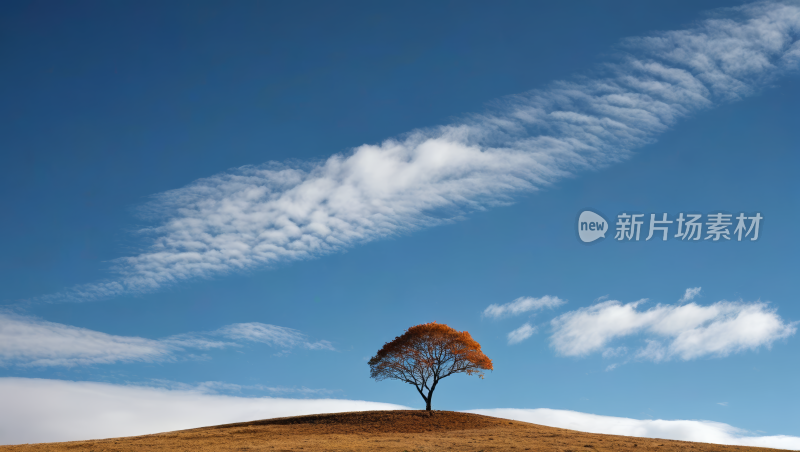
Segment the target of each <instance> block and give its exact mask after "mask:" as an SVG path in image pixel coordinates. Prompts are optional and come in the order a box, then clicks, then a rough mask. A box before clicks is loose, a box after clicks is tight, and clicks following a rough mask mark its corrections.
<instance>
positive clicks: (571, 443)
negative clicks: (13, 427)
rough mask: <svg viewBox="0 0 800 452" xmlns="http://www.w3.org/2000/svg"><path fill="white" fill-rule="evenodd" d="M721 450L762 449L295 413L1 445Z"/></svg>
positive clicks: (469, 420)
mask: <svg viewBox="0 0 800 452" xmlns="http://www.w3.org/2000/svg"><path fill="white" fill-rule="evenodd" d="M439 450H448V451H486V452H488V451H523V450H530V451H554V452H555V451H557V452H589V451H631V452H645V451H658V452H667V451H677V450H687V451H690V452H699V451H716V452H739V451H750V450H752V451H756V450H764V451H766V450H774V449H762V448H756V447H739V446H720V445H715V444H704V443H691V442H686V441H670V440H663V439H648V438H633V437H628V436H613V435H598V434H593V433H583V432H576V431H574V430H565V429H560V428H553V427H544V426H541V425H536V424H528V423H526V422H518V421H509V420H506V419H498V418H493V417H488V416H480V415H477V414H466V413H456V412H452V411H433V412H430V413H428V412H425V411H361V412H353V413H341V414H318V415H311V416H297V417H287V418H279V419H267V420H263V421H254V422H243V423H239V424H227V425H218V426H215V427H204V428H197V429H192V430H180V431H177V432H170V433H160V434H156V435H146V436H132V437H128V438H114V439H105V440H95V441H74V442H68V443H48V444H30V445H20V446H0V452H6V451H26V452H28V451H53V452H61V451H95V452H101V451H108V452H110V451H180V452H183V451H186V452H195V451H271V452H279V451H387V452H402V451H408V452H412V451H439Z"/></svg>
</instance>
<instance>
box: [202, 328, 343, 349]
mask: <svg viewBox="0 0 800 452" xmlns="http://www.w3.org/2000/svg"><path fill="white" fill-rule="evenodd" d="M216 333H217V334H219V335H221V336H224V337H227V338H230V339H235V340H244V341H251V342H261V343H263V344H268V345H271V346H273V347H281V348H294V347H303V348H307V349H310V350H334V347H333V344H331V343H330V342H328V341H325V340H322V341H317V342H309V340H308V337H307V336H306V335H305V334H303V333H301V332H299V331H297V330H293V329H291V328H286V327H282V326H275V325H267V324H265V323H257V322H252V323H236V324H233V325H228V326H225V327H222V328H220V329H219V330H217V331H216Z"/></svg>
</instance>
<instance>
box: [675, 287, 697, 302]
mask: <svg viewBox="0 0 800 452" xmlns="http://www.w3.org/2000/svg"><path fill="white" fill-rule="evenodd" d="M700 289H702V287H694V288H690V289H686V293H684V294H683V296H682V297H681V299H680V300H678V302H679V303H686V302H687V301H692V300H694V297H696V296H697V295H699V294H700Z"/></svg>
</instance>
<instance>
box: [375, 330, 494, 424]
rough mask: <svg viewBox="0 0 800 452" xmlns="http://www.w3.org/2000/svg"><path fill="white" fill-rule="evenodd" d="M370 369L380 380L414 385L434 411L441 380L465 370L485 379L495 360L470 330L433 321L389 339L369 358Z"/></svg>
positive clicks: (469, 373) (427, 406) (468, 373)
mask: <svg viewBox="0 0 800 452" xmlns="http://www.w3.org/2000/svg"><path fill="white" fill-rule="evenodd" d="M369 369H370V376H371V377H372V378H374V379H376V380H378V381H380V380H385V379H387V378H394V379H396V380H400V381H404V382H406V383H408V384H412V385H414V387H415V388H417V392H419V395H421V396H422V398H423V399H424V400H425V409H426V410H428V411H430V410H431V398H433V391H434V390H435V389H436V385H437V384H439V380H441V379H442V378H445V377H449V376H450V375H453V374H456V373H461V372H463V373H465V374H467V375H472V374H476V375H478V376H479V377H480V378H483V372H482V371H483V370H492V360H491V359H489V357H488V356H486V355H484V354H483V352H482V351H481V344H479V343H477V342H476V341H475V340H474V339H472V336H470V335H469V333H468V332H466V331H463V332H458V331H456V330H454V329H453V328H450V327H449V326H447V325H445V324H441V323H436V322H432V323H423V324H422V325H417V326H412V327H411V328H409V329H408V330H406V332H405V333H404V334H403V335H402V336H398V337H396V338H395V339H394V340H393V341H391V342H387V343H386V344H385V345H384V346H383V348H381V349H380V350H379V351H378V353H377V354H376V355H375V356H373V357H372V359H370V360H369ZM426 391H427V392H426Z"/></svg>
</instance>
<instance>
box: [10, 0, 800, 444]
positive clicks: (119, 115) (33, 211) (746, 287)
mask: <svg viewBox="0 0 800 452" xmlns="http://www.w3.org/2000/svg"><path fill="white" fill-rule="evenodd" d="M737 5H743V3H739V2H705V3H703V4H702V5H697V4H695V3H693V2H677V3H676V2H669V3H667V2H664V3H663V4H652V3H650V4H646V5H645V4H642V3H641V2H603V3H601V2H594V3H574V2H559V3H558V4H555V5H537V4H530V3H526V2H519V3H506V4H503V5H492V6H491V7H490V6H488V5H485V4H479V3H468V2H467V3H458V4H457V5H454V4H450V3H444V2H441V3H433V4H431V3H430V2H425V3H418V4H409V3H404V4H403V5H399V4H398V5H387V4H384V5H376V4H372V3H366V2H365V3H355V2H354V3H348V4H346V5H336V6H333V5H325V4H322V3H311V2H308V3H296V4H292V5H288V4H285V5H276V4H269V3H265V2H260V3H259V2H252V3H247V2H241V3H238V4H235V5H222V4H219V3H199V2H186V3H179V2H173V3H170V4H168V5H156V4H155V3H132V2H130V3H124V2H118V3H114V4H107V3H100V2H73V3H71V4H69V5H67V4H63V3H48V2H11V3H5V4H3V6H2V9H3V10H2V14H0V29H1V30H2V33H3V36H4V39H2V40H0V42H2V47H0V52H2V58H3V61H4V62H5V64H4V66H5V69H4V71H3V73H2V75H0V77H2V78H3V80H2V81H3V83H2V84H1V85H0V90H1V92H2V98H3V99H4V102H2V103H1V105H0V112H2V118H3V120H2V124H3V125H2V130H3V132H2V134H0V135H2V138H0V140H2V141H0V143H1V144H2V149H3V152H2V153H0V159H2V160H1V161H0V162H1V163H0V172H1V175H2V177H0V184H2V185H0V187H1V188H0V203H2V210H3V211H4V212H5V215H4V218H5V221H3V222H2V223H0V237H3V239H2V240H0V268H2V270H3V271H2V272H0V286H1V287H3V293H2V296H1V297H0V299H2V301H1V302H2V311H0V321H2V324H0V334H2V335H3V341H2V343H1V344H0V391H5V392H6V393H7V394H11V393H14V394H22V395H20V396H18V397H19V398H18V399H15V400H18V401H19V408H18V411H17V413H22V411H19V410H22V407H23V406H26V407H30V408H25V409H26V410H28V411H25V413H27V414H25V415H27V416H41V415H42V413H43V412H55V413H57V410H53V409H52V407H53V406H54V404H58V401H59V400H69V397H72V395H70V394H75V393H76V392H75V391H76V390H75V388H76V386H69V384H67V383H65V382H82V383H75V385H78V384H82V385H87V384H91V382H96V383H104V384H106V385H104V386H102V388H105V389H106V390H107V391H108V393H109V394H121V393H122V392H125V393H126V394H127V393H129V392H130V391H155V392H150V393H148V394H157V395H161V396H163V400H173V399H172V398H175V397H185V398H187V399H186V400H188V399H191V403H192V404H195V403H196V404H199V405H191V404H188V402H187V405H186V407H187V408H186V409H187V410H190V407H195V406H206V405H204V403H205V402H203V401H204V400H211V399H213V400H214V401H215V403H217V402H219V403H221V404H223V405H225V404H226V403H227V404H228V405H225V406H227V407H229V412H228V411H225V410H217V412H222V411H225V412H226V416H228V417H226V418H224V419H223V418H219V417H215V418H210V417H205V418H204V417H202V416H200V417H196V418H191V419H187V421H186V422H187V423H188V424H180V425H176V424H156V425H149V424H146V422H144V421H142V423H141V427H140V430H137V431H122V432H118V431H117V430H113V428H112V427H110V426H109V427H108V429H107V430H91V431H90V430H76V431H78V432H85V433H81V434H84V436H85V437H98V436H113V434H133V433H140V432H148V431H163V430H165V429H172V428H173V427H174V428H183V427H189V426H197V425H208V424H209V423H215V422H216V423H221V422H224V421H233V420H246V419H239V418H241V417H245V418H246V417H247V416H248V415H249V414H248V413H251V411H247V409H244V408H240V405H239V404H251V403H255V404H260V405H258V406H259V407H261V408H259V409H262V410H264V411H263V412H259V413H260V414H262V417H266V415H267V414H270V413H272V414H273V415H274V414H275V413H299V412H308V411H309V410H310V411H314V410H317V411H319V410H322V409H326V410H328V411H332V410H336V409H346V408H348V407H349V408H352V407H353V406H355V405H347V403H355V402H346V401H371V402H381V403H389V404H396V405H403V406H409V407H415V408H416V407H420V406H421V402H422V401H421V400H420V398H419V396H418V395H417V394H416V392H415V391H414V390H413V388H411V387H409V386H408V385H404V384H401V383H399V382H380V383H377V382H374V381H372V380H370V379H369V373H368V367H367V364H366V360H367V359H368V358H369V357H371V356H372V355H373V354H374V353H375V352H376V351H377V350H378V349H379V348H380V347H381V345H382V344H383V343H384V342H386V341H388V340H391V339H392V338H394V337H395V336H397V335H399V334H401V333H402V332H403V330H405V329H406V328H408V327H409V326H412V325H414V324H418V323H424V322H429V321H433V320H435V321H438V322H442V323H447V324H449V325H451V326H453V327H454V328H456V329H458V330H467V331H469V332H470V333H471V334H472V335H473V337H474V338H475V339H476V340H478V341H479V342H480V343H481V344H482V346H483V350H484V352H485V353H486V354H487V355H488V356H489V357H490V358H492V360H493V361H494V366H495V370H494V371H493V372H491V373H489V374H488V375H487V377H486V379H485V380H483V381H480V380H478V379H475V378H468V377H465V376H455V377H451V378H449V379H447V380H445V381H444V382H443V384H442V385H441V386H440V387H439V389H437V392H436V393H435V395H434V399H433V405H434V408H435V409H448V410H491V409H499V408H516V409H524V410H528V411H525V412H521V413H523V414H519V413H520V412H517V413H516V414H514V413H509V412H504V413H500V412H495V414H498V415H501V414H502V415H504V416H508V417H513V416H517V417H518V418H519V417H521V418H525V416H539V417H528V418H525V419H531V420H534V421H537V422H540V423H547V422H548V418H547V416H546V415H547V414H548V413H547V412H543V411H536V409H543V408H546V409H552V410H569V411H571V412H577V413H575V414H574V415H573V417H571V418H569V419H570V420H569V422H576V424H569V425H570V426H573V428H581V427H583V428H584V429H586V430H590V429H596V430H598V431H607V432H620V431H619V430H614V428H616V427H614V425H615V424H614V422H616V421H614V419H618V418H631V419H638V420H642V421H643V422H644V421H648V420H658V419H661V420H706V421H713V422H717V423H724V424H727V426H726V427H719V425H721V424H719V425H717V424H709V423H695V424H691V428H689V429H688V430H687V431H691V432H693V433H691V435H699V436H686V435H690V433H674V434H673V433H664V432H663V431H661V430H648V433H649V434H651V435H653V436H659V435H661V436H662V437H664V436H665V435H670V434H672V435H673V436H676V437H677V436H680V435H681V434H683V435H684V436H682V438H687V439H695V440H698V439H706V440H709V441H714V442H726V441H728V442H730V441H733V442H736V441H738V442H740V443H741V442H742V441H745V440H742V438H751V437H774V436H775V435H788V436H792V437H798V436H800V430H798V427H797V422H796V421H797V418H796V406H797V404H798V403H800V393H798V389H797V386H796V378H795V377H794V376H795V375H797V373H798V371H799V370H800V369H798V359H797V357H798V348H797V337H796V336H797V335H796V329H797V322H798V321H800V309H799V308H798V304H797V291H796V290H795V287H794V284H792V281H793V279H794V278H793V277H794V276H795V274H796V272H797V269H798V258H797V256H798V255H800V254H799V253H798V251H800V250H798V246H797V243H796V240H794V237H795V235H796V232H795V229H796V227H797V226H796V225H797V224H800V216H799V215H798V212H797V205H798V186H797V182H796V177H794V176H795V175H794V170H795V169H796V168H797V167H798V157H797V153H796V149H797V147H798V144H800V135H798V132H797V131H796V130H795V129H796V127H794V124H795V123H796V118H798V114H800V111H799V110H798V108H799V107H798V105H800V79H798V76H797V71H796V70H797V62H798V61H800V44H798V36H799V35H800V25H799V24H800V19H798V16H797V14H798V12H797V6H796V4H793V3H788V4H785V5H784V6H781V4H778V3H759V4H754V5H750V6H747V7H745V8H744V9H740V10H724V11H723V10H715V8H716V7H731V6H737ZM786 5H788V6H786ZM681 30H684V31H681ZM704 58H705V59H704ZM531 90H533V91H531ZM387 140H389V141H387ZM585 209H590V210H593V211H596V212H599V213H602V214H603V215H604V216H605V218H606V220H607V221H608V222H609V224H610V225H611V226H612V227H613V226H614V225H613V223H615V222H616V216H617V215H618V214H620V213H623V212H628V213H643V214H646V218H649V214H651V213H655V214H657V215H659V216H660V215H661V214H662V213H667V214H668V216H669V218H670V219H672V220H674V219H675V218H676V217H677V215H678V214H679V213H681V212H684V213H688V212H693V213H701V214H703V216H704V217H703V221H706V218H705V217H706V215H707V214H710V213H716V212H726V213H731V214H733V216H734V217H735V216H736V215H738V214H739V213H740V212H744V213H746V214H747V215H753V214H755V213H756V212H758V213H760V215H761V216H762V217H763V220H762V222H761V224H760V231H759V238H758V240H757V241H750V240H748V239H745V240H743V241H741V242H740V241H736V240H735V238H734V240H731V241H726V240H722V241H720V242H713V241H711V240H708V241H706V240H700V241H697V242H686V241H681V240H680V239H676V238H675V237H674V234H675V231H676V229H675V225H674V224H673V225H672V226H673V229H671V233H670V239H669V240H667V241H666V242H662V241H660V240H658V241H656V240H651V241H645V240H644V237H645V236H646V232H647V231H646V230H645V231H643V232H644V234H643V235H642V239H641V240H640V241H638V242H628V241H623V242H619V241H615V240H613V234H610V235H608V236H607V237H606V239H604V240H601V241H598V242H596V243H593V244H591V245H585V244H583V243H581V242H580V241H579V240H578V239H577V233H576V226H577V225H576V219H577V216H578V214H579V213H580V212H581V211H583V210H585ZM647 224H648V223H647V222H646V223H645V225H644V226H645V227H647ZM734 226H735V221H734ZM731 232H733V227H731ZM704 236H705V234H704ZM693 288H701V289H700V290H699V292H697V293H696V295H695V296H694V297H692V298H691V299H689V298H688V297H684V295H685V294H686V290H687V289H693ZM545 296H549V297H553V298H549V299H548V300H550V302H549V303H543V302H541V299H542V297H545ZM521 297H531V298H533V299H534V300H530V301H528V302H527V305H526V306H528V308H529V309H527V310H524V309H521V308H520V309H518V310H522V311H523V312H519V313H517V314H512V313H510V312H506V314H507V315H504V316H498V318H495V316H492V315H487V313H486V311H485V310H486V309H487V308H488V307H489V306H490V305H493V304H494V305H498V306H502V305H506V304H508V303H513V302H514V300H518V299H520V298H521ZM682 298H683V300H681V299H682ZM554 299H557V300H558V301H556V302H553V301H552V300H554ZM643 299H647V301H643V302H641V303H640V304H638V305H635V306H634V305H630V303H635V302H637V301H640V300H643ZM537 300H538V301H537ZM523 301H524V299H523ZM523 304H524V303H523ZM523 304H520V305H517V306H520V307H521V306H523ZM543 304H544V305H548V306H543ZM537 306H538V307H539V308H537ZM506 311H507V310H506ZM504 312H505V311H504ZM524 325H529V326H530V327H529V328H528V329H527V331H529V333H531V334H530V335H529V336H528V337H526V338H524V339H523V340H521V341H519V342H517V343H509V342H510V341H509V336H508V335H509V333H511V332H512V331H515V330H517V329H518V328H520V327H523V326H524ZM511 342H513V341H511ZM687 344H688V345H687ZM648 346H650V348H648ZM604 355H605V356H604ZM33 379H41V380H33ZM210 382H211V383H210ZM37 385H40V386H37ZM42 385H43V386H42ZM65 385H66V386H65ZM26 388H27V389H26ZM31 388H33V389H31ZM26 391H27V392H26ZM115 391H116V392H115ZM126 391H127V392H126ZM26 394H27V395H29V396H25V395H26ZM26 397H27V398H26ZM76 397H77V396H76ZM109 397H111V396H109ZM276 398H281V400H278V399H276ZM284 398H289V399H299V400H295V401H292V400H289V401H285V400H283V399H284ZM323 398H335V399H341V400H342V402H340V404H339V405H335V406H334V405H330V406H328V405H325V406H324V407H323V406H322V405H313V403H316V402H314V401H317V400H319V399H323ZM81 400H83V399H81ZM93 400H94V399H93ZM104 400H105V401H104ZM181 400H184V399H181ZM220 400H221V402H220ZM92 403H93V402H88V401H87V402H86V405H87V407H88V408H87V412H86V413H84V415H85V416H86V419H89V418H91V416H93V415H95V414H96V413H98V412H101V410H102V409H107V407H108V405H107V403H108V402H107V399H103V400H100V399H97V401H96V403H97V405H96V407H97V409H96V410H94V411H92V407H94V406H95V405H92ZM171 403H172V402H171ZM209 403H210V402H209ZM293 403H294V405H292V404H293ZM320 403H321V402H320ZM177 405H180V404H177ZM278 405H280V406H281V407H287V408H281V410H284V411H275V410H278V409H277V408H276V409H275V410H273V411H270V409H271V408H270V407H272V406H278ZM248 406H249V405H248ZM359 406H361V405H359ZM364 406H366V405H364ZM370 406H371V407H382V405H381V406H379V405H374V406H373V405H370ZM103 407H105V408H103ZM116 408H118V407H116ZM191 409H192V410H194V411H197V410H196V409H194V408H191ZM248 409H249V408H248ZM37 410H39V411H37ZM130 410H131V414H130V416H132V419H140V418H145V417H147V416H148V415H152V413H147V412H145V411H136V410H135V409H134V408H130ZM292 410H294V411H292ZM304 410H305V411H304ZM543 413H544V414H543ZM559 413H562V414H563V413H565V412H559ZM580 413H588V414H592V415H598V416H605V417H604V418H603V419H605V420H606V421H607V422H606V421H604V422H605V423H600V424H597V425H600V426H599V427H598V426H597V425H595V424H592V423H591V422H589V421H585V418H583V417H580V416H582V415H580ZM756 413H757V414H756ZM550 414H552V413H550ZM18 416H19V417H20V419H25V417H24V416H23V415H20V414H18ZM54 416H55V415H54ZM137 416H138V417H137ZM556 418H558V416H556V415H555V414H552V416H551V417H550V418H549V419H550V422H551V423H554V424H555V423H557V422H556V421H555V420H553V419H556ZM558 419H561V418H558ZM582 419H583V420H582ZM7 421H8V422H7V423H6V425H12V424H11V423H10V422H11V421H12V419H8V420H7ZM58 421H62V420H61V419H58V418H56V417H54V418H53V421H52V422H53V423H56V422H58ZM559 422H561V421H559ZM565 422H566V421H565ZM580 422H584V423H583V424H581V423H580ZM192 423H194V424H192ZM601 424H602V425H601ZM560 425H562V426H564V424H563V422H562V424H560ZM609 425H610V426H609ZM643 425H644V424H643ZM647 425H650V424H647ZM709 426H711V427H709ZM715 426H716V427H715ZM730 426H734V427H735V428H738V429H743V430H732V429H733V427H730ZM701 427H702V428H701ZM654 428H655V427H654ZM704 428H707V429H710V430H703V429H704ZM715 428H716V430H714V429H715ZM692 429H695V430H692ZM726 429H727V430H726ZM45 430H46V431H45ZM50 430H52V429H50ZM50 430H47V429H44V430H42V431H27V430H26V431H23V430H20V428H18V427H14V428H13V429H12V428H11V427H9V428H8V429H6V430H2V431H0V433H2V435H0V442H2V443H4V444H7V443H13V442H17V441H23V440H24V441H28V440H54V439H79V438H72V437H69V438H68V437H65V436H63V435H64V434H65V433H58V432H55V433H54V432H52V431H50ZM20 432H22V433H20ZM709 432H711V433H709ZM720 432H723V433H725V434H729V435H733V436H729V437H724V436H719V437H718V436H713V435H716V434H721V433H720ZM621 433H623V434H625V432H624V431H621ZM14 435H16V436H14ZM24 435H27V436H24ZM59 435H62V436H59ZM702 435H706V436H702ZM709 435H711V436H709ZM734 437H735V438H734ZM730 438H734V439H733V440H731V439H730ZM773 439H774V438H773ZM762 440H763V441H768V440H769V439H762ZM784 440H785V441H788V442H784V443H763V442H762V443H759V444H778V445H782V446H783V447H791V448H795V449H797V448H800V445H798V444H800V440H798V439H797V438H788V439H784ZM770 441H771V440H770Z"/></svg>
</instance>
